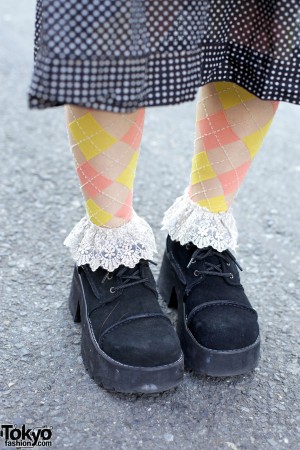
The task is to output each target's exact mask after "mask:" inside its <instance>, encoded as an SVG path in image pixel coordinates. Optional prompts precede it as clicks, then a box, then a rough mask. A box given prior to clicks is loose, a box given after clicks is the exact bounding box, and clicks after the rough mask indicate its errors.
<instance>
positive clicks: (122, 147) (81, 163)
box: [65, 105, 156, 271]
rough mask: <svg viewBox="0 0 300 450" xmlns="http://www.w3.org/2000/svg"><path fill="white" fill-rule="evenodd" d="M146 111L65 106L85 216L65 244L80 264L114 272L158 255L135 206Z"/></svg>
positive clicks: (149, 229) (147, 228)
mask: <svg viewBox="0 0 300 450" xmlns="http://www.w3.org/2000/svg"><path fill="white" fill-rule="evenodd" d="M144 115H145V109H139V110H137V111H135V112H134V113H130V114H118V113H111V112H106V111H96V110H89V109H86V108H81V107H77V106H73V105H68V106H67V107H66V116H67V126H68V130H69V137H70V144H71V148H72V151H73V155H74V160H75V165H76V170H77V174H78V177H79V180H80V185H81V189H82V192H83V196H84V199H85V205H86V212H87V216H86V217H84V218H83V219H82V220H81V222H79V224H77V225H76V226H75V227H74V229H73V230H72V232H71V233H70V235H69V236H68V237H67V239H66V240H65V244H66V245H67V246H68V247H70V249H71V253H72V255H73V257H74V259H75V261H76V262H77V264H79V265H81V264H89V265H90V267H91V268H92V270H96V269H97V268H98V267H100V266H101V267H102V268H104V269H107V270H109V271H112V270H114V269H116V268H117V267H119V266H120V265H121V264H123V265H126V266H128V267H134V266H135V265H136V263H137V262H138V261H139V260H140V259H141V258H144V259H152V257H153V254H154V252H155V251H156V247H155V240H154V236H153V233H152V230H151V228H150V227H149V225H148V224H147V223H146V222H145V221H144V220H143V219H142V218H140V217H138V216H137V215H136V214H135V212H134V210H133V207H132V196H133V183H134V177H135V171H136V166H137V161H138V157H139V148H140V143H141V139H142V133H143V127H144Z"/></svg>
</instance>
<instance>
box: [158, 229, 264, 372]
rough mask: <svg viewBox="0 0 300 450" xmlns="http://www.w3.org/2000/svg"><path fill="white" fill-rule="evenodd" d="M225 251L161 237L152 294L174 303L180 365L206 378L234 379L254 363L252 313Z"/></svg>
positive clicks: (257, 339) (256, 334) (256, 336)
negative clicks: (158, 268) (163, 248)
mask: <svg viewBox="0 0 300 450" xmlns="http://www.w3.org/2000/svg"><path fill="white" fill-rule="evenodd" d="M237 267H238V268H239V269H240V270H242V269H241V267H240V266H239V264H238V263H237V261H236V259H235V258H234V256H233V255H232V254H231V252H230V251H229V250H225V251H223V252H221V253H220V252H218V251H216V250H215V249H213V248H212V247H206V248H203V249H198V248H197V247H196V246H194V245H193V244H187V245H184V246H183V245H180V243H179V242H175V241H172V240H171V239H170V237H169V236H168V238H167V245H166V251H165V254H164V258H163V263H162V267H161V271H160V275H159V280H158V290H159V292H160V293H161V295H162V297H163V299H164V300H165V301H166V302H167V303H168V305H169V306H170V307H177V305H178V334H179V338H180V341H181V347H182V350H183V353H184V360H185V366H186V367H187V368H189V369H193V370H194V371H195V372H198V373H202V374H205V375H210V376H216V377H218V376H230V375H240V374H243V373H246V372H249V371H250V370H252V369H254V368H255V367H256V366H257V364H258V360H259V353H260V337H259V326H258V322H257V313H256V311H255V310H254V309H253V308H252V307H251V304H250V302H249V300H248V298H247V296H246V294H245V292H244V289H243V286H242V285H241V283H240V277H239V272H238V269H237Z"/></svg>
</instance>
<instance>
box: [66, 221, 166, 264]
mask: <svg viewBox="0 0 300 450" xmlns="http://www.w3.org/2000/svg"><path fill="white" fill-rule="evenodd" d="M64 245H66V246H67V247H69V248H70V250H71V255H72V257H73V259H74V260H75V262H76V263H77V265H83V264H89V265H90V267H91V269H92V270H93V271H95V270H96V269H97V268H98V267H102V268H103V269H106V270H108V271H109V272H112V271H113V270H114V269H116V268H117V267H119V266H120V265H124V266H127V267H131V268H132V267H134V266H135V265H136V264H137V263H138V262H139V260H140V259H152V258H153V254H154V253H155V252H156V251H157V250H156V243H155V237H154V234H153V231H152V229H151V227H150V225H149V224H148V223H147V222H146V221H145V220H144V219H142V218H141V217H139V216H138V215H137V214H136V213H134V215H133V217H132V219H131V220H130V221H129V222H127V223H126V224H125V225H122V226H121V227H118V228H104V227H103V228H102V227H98V226H97V225H95V224H94V223H93V222H91V221H90V219H89V218H88V217H87V216H85V217H83V218H82V219H81V220H80V221H79V222H78V223H77V224H76V225H75V226H74V228H73V229H72V231H71V232H70V234H69V235H68V236H67V237H66V239H65V240H64Z"/></svg>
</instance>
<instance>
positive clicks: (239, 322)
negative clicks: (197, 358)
mask: <svg viewBox="0 0 300 450" xmlns="http://www.w3.org/2000/svg"><path fill="white" fill-rule="evenodd" d="M189 329H190V331H191V332H192V334H193V336H194V337H195V339H196V340H197V341H198V342H199V344H201V345H203V346H204V347H206V348H210V349H212V350H237V349H242V348H244V347H248V346H249V345H252V344H253V343H254V342H255V341H256V339H257V338H258V335H259V325H258V322H257V314H256V312H255V311H254V310H253V309H251V308H245V307H239V305H230V304H219V305H211V306H208V307H206V308H204V309H200V310H199V311H198V312H197V313H196V314H195V315H194V316H193V318H192V319H191V321H190V323H189Z"/></svg>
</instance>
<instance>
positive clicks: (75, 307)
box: [69, 267, 184, 394]
mask: <svg viewBox="0 0 300 450" xmlns="http://www.w3.org/2000/svg"><path fill="white" fill-rule="evenodd" d="M69 308H70V311H71V314H72V317H73V320H74V322H81V324H82V337H81V354H82V359H83V363H84V365H85V367H86V369H87V371H88V373H89V375H90V377H91V378H92V379H93V380H94V381H95V382H96V383H97V384H99V385H100V386H102V387H103V388H104V389H107V390H109V391H116V392H122V393H128V394H134V393H137V394H153V393H158V392H164V391H167V390H169V389H172V388H174V387H176V386H178V384H179V383H180V382H181V381H182V379H183V372H184V363H183V356H182V357H181V358H180V359H179V360H178V361H176V362H174V363H172V364H167V365H163V366H157V367H135V366H128V365H125V364H122V363H120V362H118V361H115V360H114V359H112V358H110V357H109V356H108V355H107V354H106V353H105V352H103V351H102V350H101V348H100V347H99V345H98V343H97V341H96V340H95V337H94V335H93V330H92V328H91V324H90V321H89V319H88V317H87V308H86V301H85V297H84V288H83V281H82V278H81V275H80V274H79V273H78V270H77V269H76V267H75V269H74V274H73V280H72V286H71V291H70V296H69Z"/></svg>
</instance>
